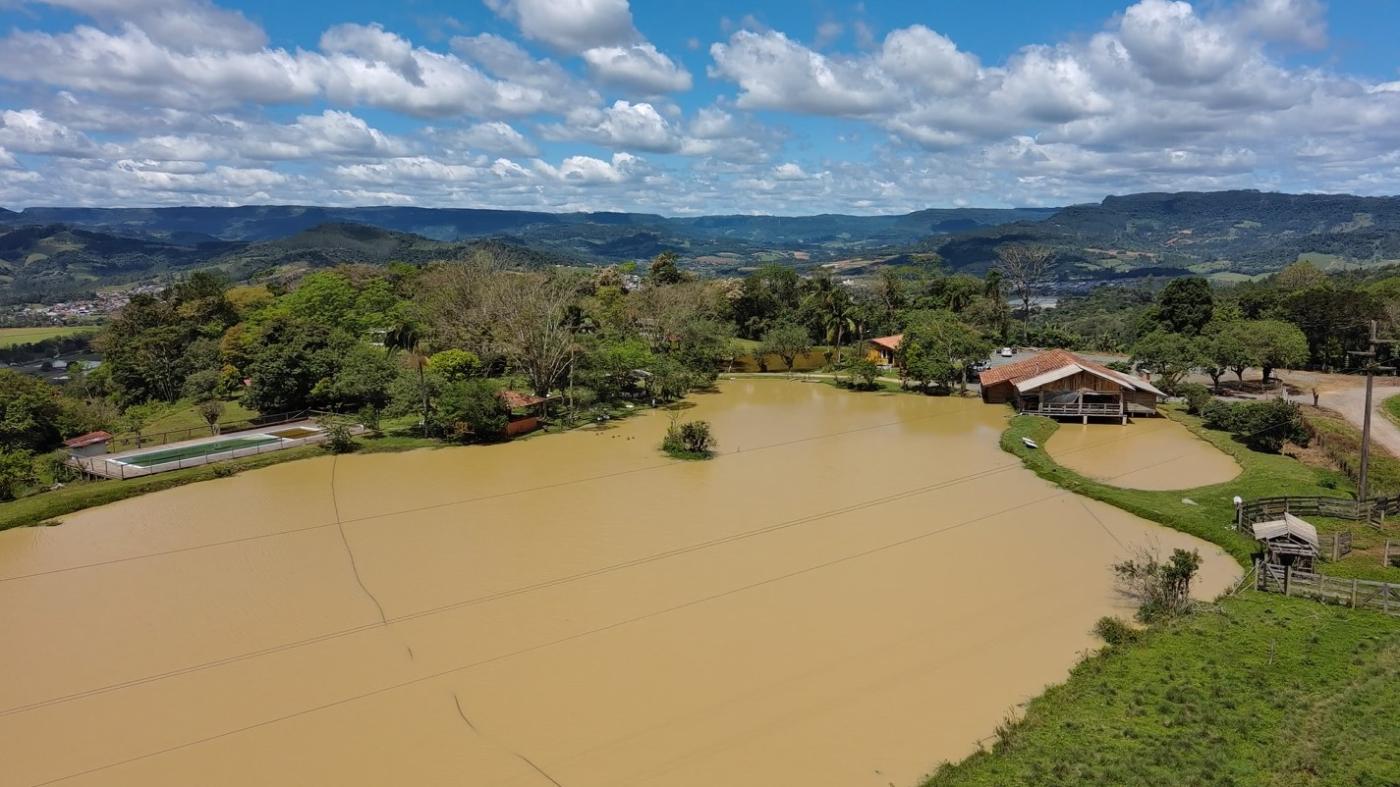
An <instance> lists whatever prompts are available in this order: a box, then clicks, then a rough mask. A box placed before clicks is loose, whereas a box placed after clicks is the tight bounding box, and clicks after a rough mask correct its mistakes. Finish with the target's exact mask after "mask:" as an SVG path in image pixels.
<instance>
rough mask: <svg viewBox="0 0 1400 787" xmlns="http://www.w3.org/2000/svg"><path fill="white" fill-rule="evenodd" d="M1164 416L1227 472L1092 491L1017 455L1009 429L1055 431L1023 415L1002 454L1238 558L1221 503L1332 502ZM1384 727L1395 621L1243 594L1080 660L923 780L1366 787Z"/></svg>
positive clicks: (1030, 455) (1279, 465) (1267, 462)
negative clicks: (1163, 484) (1194, 483)
mask: <svg viewBox="0 0 1400 787" xmlns="http://www.w3.org/2000/svg"><path fill="white" fill-rule="evenodd" d="M1171 417H1173V418H1175V419H1177V420H1180V421H1182V422H1183V423H1185V424H1186V425H1187V426H1188V428H1190V429H1192V430H1193V431H1195V432H1196V433H1197V434H1199V435H1200V436H1202V437H1204V438H1205V439H1207V440H1209V441H1210V442H1211V443H1212V444H1214V445H1215V446H1217V447H1218V448H1220V449H1221V450H1224V451H1226V452H1227V453H1230V454H1231V455H1233V456H1234V457H1235V458H1236V459H1237V460H1238V461H1239V462H1240V465H1241V467H1242V468H1243V472H1242V473H1241V475H1240V476H1239V477H1238V478H1236V479H1235V480H1234V481H1231V482H1229V483H1226V484H1217V485H1213V486H1207V487H1201V488H1198V489H1192V490H1187V491H1184V492H1183V491H1173V492H1149V491H1141V490H1126V489H1118V488H1115V487H1111V486H1107V485H1105V484H1101V483H1098V482H1095V481H1091V480H1089V479H1087V478H1084V477H1083V476H1080V475H1079V474H1077V473H1074V472H1072V471H1070V470H1067V469H1065V468H1063V467H1060V466H1059V465H1058V464H1056V463H1055V462H1054V460H1053V459H1051V458H1050V457H1049V456H1048V455H1046V454H1045V453H1044V452H1043V451H1034V450H1030V449H1027V448H1025V446H1024V445H1022V443H1021V437H1023V436H1025V437H1031V438H1032V439H1034V440H1036V441H1038V442H1040V444H1042V445H1044V442H1045V440H1046V439H1048V438H1049V436H1050V435H1051V434H1053V433H1054V431H1055V429H1056V428H1057V425H1056V424H1055V423H1053V422H1051V421H1049V420H1047V419H1044V418H1036V417H1030V416H1018V417H1016V418H1013V419H1012V421H1011V424H1010V426H1009V428H1008V429H1007V431H1006V432H1005V434H1004V435H1003V437H1002V447H1003V448H1005V449H1006V450H1008V451H1010V452H1012V453H1015V454H1017V455H1018V456H1020V457H1021V458H1022V460H1023V461H1024V462H1025V463H1026V465H1027V466H1028V467H1030V468H1031V469H1032V470H1034V471H1035V472H1036V473H1037V474H1038V475H1040V476H1042V477H1044V478H1047V479H1049V480H1051V481H1054V482H1055V483H1057V484H1060V485H1061V486H1064V487H1065V488H1067V489H1072V490H1074V491H1076V492H1079V493H1081V494H1085V495H1088V496H1090V497H1094V498H1096V499H1099V500H1103V501H1105V502H1107V503H1110V504H1113V505H1116V506H1118V507H1120V508H1123V509H1126V510H1128V511H1131V512H1132V513H1135V514H1137V515H1139V516H1142V517H1145V518H1147V519H1152V520H1154V521H1157V522H1161V523H1162V524H1165V525H1168V526H1170V527H1174V528H1176V529H1178V530H1183V531H1186V532H1189V533H1192V534H1194V535H1197V536H1200V537H1201V538H1204V539H1206V540H1208V541H1212V542H1215V543H1217V544H1220V545H1221V546H1223V547H1224V548H1225V549H1226V550H1227V551H1229V552H1230V553H1231V554H1232V555H1234V556H1235V557H1236V558H1238V559H1240V560H1241V562H1242V563H1244V562H1245V561H1246V560H1247V559H1248V557H1249V555H1250V553H1251V552H1252V551H1253V545H1252V542H1251V541H1250V540H1249V539H1247V538H1246V537H1244V536H1242V535H1240V534H1238V533H1236V532H1234V531H1233V530H1232V529H1230V528H1229V527H1228V526H1227V525H1228V523H1229V522H1230V521H1231V518H1232V515H1233V509H1234V507H1233V504H1232V503H1231V500H1230V498H1231V497H1233V496H1234V495H1236V494H1239V495H1242V496H1244V497H1246V498H1249V497H1258V496H1265V495H1270V496H1272V495H1282V494H1296V495H1315V494H1331V495H1336V494H1340V492H1339V491H1338V489H1342V488H1345V485H1346V484H1347V483H1348V482H1347V481H1346V479H1345V478H1344V477H1341V476H1340V474H1338V473H1334V472H1330V471H1324V470H1319V469H1316V468H1311V467H1308V466H1306V465H1303V464H1301V463H1299V462H1297V461H1296V460H1293V459H1290V458H1288V457H1284V456H1277V455H1270V454H1260V453H1255V452H1253V451H1250V450H1248V449H1246V448H1244V446H1242V445H1240V444H1238V443H1236V442H1234V441H1233V440H1232V439H1231V438H1230V437H1229V436H1228V435H1226V434H1224V433H1220V432H1213V431H1210V430H1205V429H1202V428H1201V426H1200V422H1199V420H1198V419H1196V418H1193V417H1191V416H1188V415H1185V414H1184V413H1182V412H1180V411H1172V412H1171ZM1129 428H1131V427H1129ZM1186 500H1190V501H1191V503H1187V502H1185V501H1186ZM1324 565H1326V564H1324ZM1396 729H1400V619H1396V618H1392V617H1388V616H1385V615H1381V614H1378V613H1373V612H1366V611H1360V612H1357V611H1352V610H1348V609H1345V608H1341V607H1329V606H1325V605H1323V604H1320V603H1318V602H1315V601H1308V600H1302V599H1290V598H1284V597H1281V596H1278V595H1268V594H1263V593H1257V592H1255V591H1252V590H1246V591H1244V592H1243V593H1242V594H1240V595H1239V596H1234V597H1227V598H1224V599H1221V600H1220V601H1218V602H1217V603H1215V604H1213V605H1209V606H1208V607H1206V608H1204V609H1202V610H1199V611H1197V612H1196V613H1195V614H1193V615H1190V616H1188V617H1186V618H1183V619H1180V620H1177V621H1175V622H1173V623H1170V624H1166V625H1164V626H1160V627H1157V628H1154V629H1150V630H1149V631H1148V632H1147V633H1146V634H1145V636H1143V637H1142V638H1141V639H1140V640H1139V641H1137V642H1134V643H1130V644H1126V645H1119V646H1116V647H1111V648H1106V649H1104V650H1103V651H1101V652H1100V653H1098V654H1097V655H1094V656H1091V657H1089V658H1088V659H1086V660H1085V661H1084V662H1082V663H1080V664H1079V666H1077V667H1076V668H1075V669H1074V670H1073V672H1072V673H1071V676H1070V678H1069V680H1068V681H1066V682H1065V683H1064V684H1061V685H1059V686H1055V687H1052V688H1051V689H1049V690H1048V691H1047V692H1046V693H1045V694H1043V695H1041V696H1040V697H1038V698H1036V699H1034V700H1032V701H1031V702H1030V703H1029V705H1028V706H1027V708H1026V710H1025V713H1024V716H1023V717H1022V718H1021V719H1019V720H1013V721H1009V722H1008V723H1007V724H1005V725H1003V726H1002V727H1001V728H1000V729H999V730H998V731H997V735H996V736H995V740H994V742H993V743H992V744H991V746H990V748H987V749H984V750H983V751H981V752H979V753H977V754H975V755H973V756H972V757H970V758H968V759H966V760H964V761H963V762H961V763H958V764H956V765H945V766H943V767H942V768H940V769H939V770H938V771H937V772H935V773H934V774H933V775H932V776H930V777H929V779H928V780H927V781H926V783H925V787H970V786H972V785H977V786H979V787H1002V786H1003V785H1027V786H1030V785H1036V786H1037V787H1039V786H1040V785H1046V786H1047V787H1060V786H1063V787H1068V786H1069V785H1090V784H1104V785H1108V784H1114V785H1117V784H1133V785H1137V784H1142V785H1156V784H1162V785H1166V784H1172V785H1175V784H1196V785H1261V786H1263V787H1284V786H1285V785H1289V786H1292V785H1302V786H1303V787H1311V786H1313V785H1319V786H1320V785H1337V786H1338V787H1340V786H1341V785H1367V786H1370V785H1374V786H1375V787H1380V785H1394V784H1400V735H1396V734H1395V732H1394V731H1395V730H1396Z"/></svg>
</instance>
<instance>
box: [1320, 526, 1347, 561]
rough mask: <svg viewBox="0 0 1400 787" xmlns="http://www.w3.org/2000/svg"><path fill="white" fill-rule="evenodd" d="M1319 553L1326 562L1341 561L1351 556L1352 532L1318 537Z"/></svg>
mask: <svg viewBox="0 0 1400 787" xmlns="http://www.w3.org/2000/svg"><path fill="white" fill-rule="evenodd" d="M1317 546H1318V553H1319V554H1321V555H1322V558H1323V559H1324V560H1332V561H1336V560H1341V559H1342V558H1344V557H1346V556H1347V555H1350V554H1351V531H1350V530H1347V531H1344V532H1341V533H1336V534H1333V535H1330V536H1329V535H1320V536H1318V537H1317Z"/></svg>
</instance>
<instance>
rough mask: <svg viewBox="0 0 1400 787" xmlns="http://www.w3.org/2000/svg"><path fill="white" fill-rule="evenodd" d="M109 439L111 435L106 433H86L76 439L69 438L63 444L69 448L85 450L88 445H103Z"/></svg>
mask: <svg viewBox="0 0 1400 787" xmlns="http://www.w3.org/2000/svg"><path fill="white" fill-rule="evenodd" d="M111 439H112V435H111V434H109V433H107V432H101V431H99V432H88V433H87V434H80V435H78V436H77V437H70V438H68V439H67V440H64V441H63V444H64V445H66V446H68V447H69V448H86V447H88V446H90V445H97V444H98V443H105V442H107V441H108V440H111Z"/></svg>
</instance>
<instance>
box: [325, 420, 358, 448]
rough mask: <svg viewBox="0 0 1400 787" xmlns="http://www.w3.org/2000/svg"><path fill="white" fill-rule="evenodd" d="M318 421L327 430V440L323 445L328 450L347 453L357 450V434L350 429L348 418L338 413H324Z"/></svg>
mask: <svg viewBox="0 0 1400 787" xmlns="http://www.w3.org/2000/svg"><path fill="white" fill-rule="evenodd" d="M316 423H317V424H319V425H320V426H321V428H322V429H324V430H325V432H326V442H325V443H323V445H324V446H325V448H326V450H327V451H330V452H331V453H333V454H345V453H349V452H351V451H354V450H355V448H356V445H355V435H354V433H353V432H351V431H350V420H349V419H348V418H345V417H343V416H338V415H323V416H321V417H320V418H318V419H316Z"/></svg>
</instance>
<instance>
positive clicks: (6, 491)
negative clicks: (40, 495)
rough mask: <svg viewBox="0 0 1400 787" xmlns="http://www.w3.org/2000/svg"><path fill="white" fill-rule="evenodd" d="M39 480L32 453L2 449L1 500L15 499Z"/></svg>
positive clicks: (0, 455) (0, 452)
mask: <svg viewBox="0 0 1400 787" xmlns="http://www.w3.org/2000/svg"><path fill="white" fill-rule="evenodd" d="M37 480H38V477H37V476H36V475H35V474H34V455H33V454H32V453H30V452H29V451H23V450H20V451H5V450H3V449H0V500H13V499H14V498H16V497H18V496H19V493H20V492H22V491H23V490H24V489H25V488H26V487H28V486H30V485H31V484H33V483H34V482H35V481H37Z"/></svg>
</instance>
